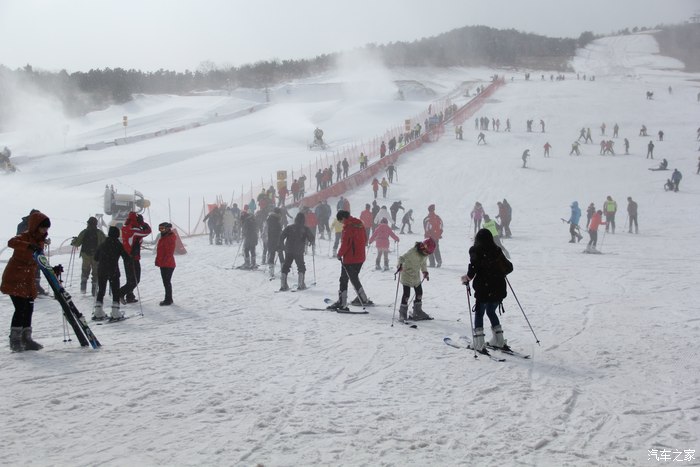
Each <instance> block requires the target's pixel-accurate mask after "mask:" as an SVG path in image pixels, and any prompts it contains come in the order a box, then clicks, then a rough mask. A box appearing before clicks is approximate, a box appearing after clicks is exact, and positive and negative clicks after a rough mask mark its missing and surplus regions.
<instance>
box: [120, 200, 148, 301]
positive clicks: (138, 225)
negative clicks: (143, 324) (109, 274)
mask: <svg viewBox="0 0 700 467" xmlns="http://www.w3.org/2000/svg"><path fill="white" fill-rule="evenodd" d="M150 233H151V226H150V225H148V224H147V223H146V222H144V220H143V216H142V215H141V214H136V213H135V212H133V211H132V212H130V213H129V215H128V216H127V218H126V222H125V223H124V226H123V227H122V245H124V250H125V251H126V253H127V255H129V259H128V260H127V261H124V273H125V274H126V284H124V286H123V287H122V288H121V289H120V290H119V297H120V298H121V301H122V304H124V305H126V304H127V303H136V302H138V300H136V297H135V296H134V289H135V288H136V287H137V286H138V284H139V282H141V262H140V260H141V241H142V240H143V237H145V236H146V235H149V234H150Z"/></svg>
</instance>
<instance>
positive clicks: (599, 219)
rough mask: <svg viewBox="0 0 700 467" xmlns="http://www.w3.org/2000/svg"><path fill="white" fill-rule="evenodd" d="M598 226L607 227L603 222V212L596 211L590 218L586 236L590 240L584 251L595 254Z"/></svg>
mask: <svg viewBox="0 0 700 467" xmlns="http://www.w3.org/2000/svg"><path fill="white" fill-rule="evenodd" d="M600 225H607V223H606V222H605V221H604V220H603V211H601V210H600V209H598V210H597V211H596V213H595V214H593V217H591V223H590V224H588V235H589V236H590V237H591V239H590V240H589V241H588V246H586V251H592V252H597V251H598V250H596V248H595V247H596V245H597V244H598V227H600Z"/></svg>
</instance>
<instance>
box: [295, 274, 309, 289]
mask: <svg viewBox="0 0 700 467" xmlns="http://www.w3.org/2000/svg"><path fill="white" fill-rule="evenodd" d="M305 275H306V273H303V272H300V273H299V285H297V290H306V289H307V288H308V287H306V283H305V282H304V276H305Z"/></svg>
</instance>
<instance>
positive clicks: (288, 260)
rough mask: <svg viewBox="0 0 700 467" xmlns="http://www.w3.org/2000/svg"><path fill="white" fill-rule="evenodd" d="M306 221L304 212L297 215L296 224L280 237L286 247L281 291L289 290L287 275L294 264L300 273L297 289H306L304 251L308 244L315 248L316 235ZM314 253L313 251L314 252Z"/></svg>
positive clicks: (286, 228) (281, 276)
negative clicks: (293, 263)
mask: <svg viewBox="0 0 700 467" xmlns="http://www.w3.org/2000/svg"><path fill="white" fill-rule="evenodd" d="M305 223H306V219H305V216H304V213H303V212H299V213H297V215H296V217H295V218H294V223H293V224H292V225H289V226H287V227H285V229H284V230H283V231H282V235H281V236H280V245H284V263H283V264H282V274H281V275H280V290H281V291H285V290H289V284H288V283H287V275H288V274H289V271H290V270H291V269H292V262H295V263H296V265H297V271H298V273H299V283H298V285H297V289H299V290H304V289H306V282H305V281H304V276H305V275H306V264H305V263H304V249H305V248H306V245H307V244H311V247H312V249H313V247H314V242H315V238H314V234H313V232H311V229H309V228H308V227H306V225H305ZM312 251H313V250H312Z"/></svg>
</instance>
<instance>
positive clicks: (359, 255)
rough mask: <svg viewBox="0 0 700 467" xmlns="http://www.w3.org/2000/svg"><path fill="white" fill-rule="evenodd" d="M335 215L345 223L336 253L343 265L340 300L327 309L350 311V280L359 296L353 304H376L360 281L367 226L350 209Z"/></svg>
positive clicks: (339, 290) (341, 269)
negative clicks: (352, 214)
mask: <svg viewBox="0 0 700 467" xmlns="http://www.w3.org/2000/svg"><path fill="white" fill-rule="evenodd" d="M335 217H336V219H338V220H339V221H341V222H342V223H343V233H342V238H341V242H340V248H339V249H338V253H337V255H336V257H337V258H338V260H340V262H341V265H342V266H341V268H340V281H339V282H340V287H339V289H338V301H337V302H335V303H333V304H332V305H330V306H328V307H327V308H326V309H328V310H335V311H348V281H350V282H352V285H353V287H354V288H355V291H356V292H357V297H356V298H355V299H354V300H353V301H352V304H353V305H363V306H365V305H374V303H372V301H371V300H370V299H369V298H368V297H367V294H366V293H365V290H364V288H363V287H362V283H361V282H360V270H361V269H362V265H363V263H364V262H365V248H366V247H367V236H366V235H365V226H364V225H363V224H362V221H361V220H360V219H357V218H355V217H352V216H350V213H349V212H348V211H338V213H337V214H336V216H335Z"/></svg>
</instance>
